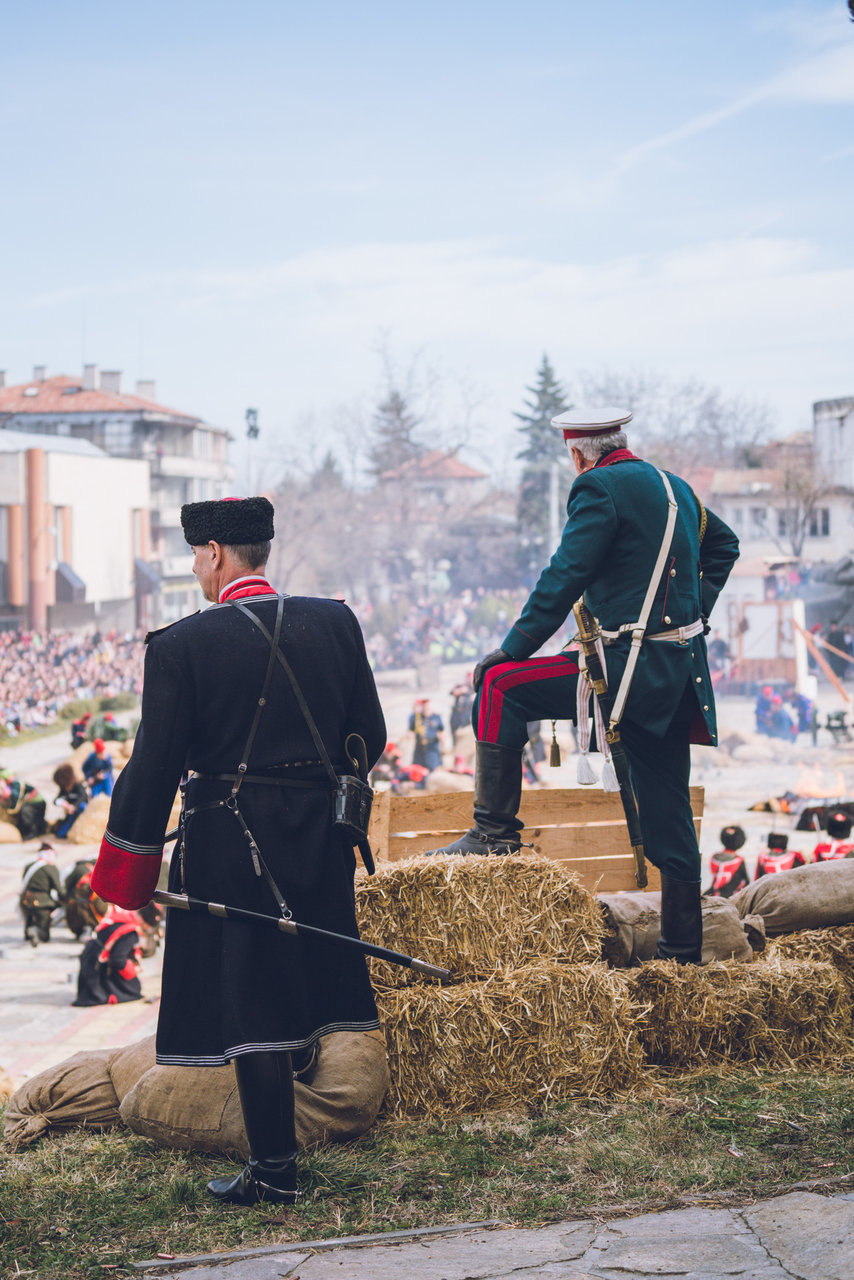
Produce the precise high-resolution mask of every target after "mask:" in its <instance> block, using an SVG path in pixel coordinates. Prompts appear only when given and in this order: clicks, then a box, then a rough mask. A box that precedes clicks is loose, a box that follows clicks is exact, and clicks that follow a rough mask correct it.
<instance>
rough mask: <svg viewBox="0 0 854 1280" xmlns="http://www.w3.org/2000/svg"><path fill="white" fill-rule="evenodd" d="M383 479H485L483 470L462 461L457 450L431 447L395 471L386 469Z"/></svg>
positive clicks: (381, 477)
mask: <svg viewBox="0 0 854 1280" xmlns="http://www.w3.org/2000/svg"><path fill="white" fill-rule="evenodd" d="M380 479H381V480H407V479H409V480H484V479H486V474H485V472H483V471H475V469H474V467H469V466H467V465H466V464H465V463H464V462H460V460H459V458H458V457H457V456H456V450H455V449H454V450H452V451H451V452H450V453H443V452H442V450H441V449H430V450H429V451H428V452H427V453H422V454H421V455H420V456H419V457H417V458H412V459H411V460H410V461H409V462H404V464H403V466H401V467H396V468H395V469H394V470H393V471H384V472H383V473H382V475H381V476H380Z"/></svg>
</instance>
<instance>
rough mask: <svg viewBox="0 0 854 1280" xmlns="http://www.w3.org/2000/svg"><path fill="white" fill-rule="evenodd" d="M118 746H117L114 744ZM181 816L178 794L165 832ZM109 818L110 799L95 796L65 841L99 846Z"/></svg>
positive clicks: (176, 823)
mask: <svg viewBox="0 0 854 1280" xmlns="http://www.w3.org/2000/svg"><path fill="white" fill-rule="evenodd" d="M116 745H119V744H116ZM180 814H181V793H180V792H178V794H177V795H176V797H175V799H174V801H173V802H172V811H171V813H170V814H169V820H168V822H167V824H166V828H167V830H171V829H172V827H177V825H178V818H179V817H180ZM109 816H110V797H109V796H95V797H94V798H93V799H92V800H90V801H89V803H88V804H87V806H86V808H85V809H84V810H83V812H82V813H81V815H80V817H79V818H78V819H77V820H76V821H75V823H74V825H73V827H72V828H71V830H70V831H69V833H68V835H67V836H66V839H67V840H68V842H69V844H95V845H99V844H100V843H101V840H102V839H103V836H104V832H105V831H106V829H107V819H108V818H109Z"/></svg>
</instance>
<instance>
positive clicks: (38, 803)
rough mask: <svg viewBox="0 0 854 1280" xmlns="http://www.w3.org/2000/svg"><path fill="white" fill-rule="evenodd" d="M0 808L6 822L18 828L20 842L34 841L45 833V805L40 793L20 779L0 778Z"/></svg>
mask: <svg viewBox="0 0 854 1280" xmlns="http://www.w3.org/2000/svg"><path fill="white" fill-rule="evenodd" d="M0 808H3V809H4V810H5V812H6V818H7V821H9V822H11V823H12V824H13V825H14V826H16V827H17V828H18V830H19V831H20V833H21V839H22V840H35V838H36V837H37V836H43V835H44V833H45V832H46V831H47V823H46V822H45V820H44V815H45V810H46V809H47V804H46V802H45V798H44V796H43V795H41V793H40V792H39V791H38V790H37V789H36V787H33V786H31V785H30V784H29V782H22V781H21V780H20V778H10V777H9V776H8V774H7V775H6V777H3V778H0Z"/></svg>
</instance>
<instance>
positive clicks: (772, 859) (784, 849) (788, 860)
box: [753, 831, 806, 880]
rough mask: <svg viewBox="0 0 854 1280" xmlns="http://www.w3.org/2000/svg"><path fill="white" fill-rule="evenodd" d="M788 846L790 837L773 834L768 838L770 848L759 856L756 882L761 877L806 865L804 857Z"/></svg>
mask: <svg viewBox="0 0 854 1280" xmlns="http://www.w3.org/2000/svg"><path fill="white" fill-rule="evenodd" d="M788 845H789V837H788V836H784V835H778V834H777V833H776V832H773V831H772V832H771V834H770V835H769V837H768V847H767V848H766V849H763V850H762V852H761V853H760V855H759V861H758V862H757V864H756V875H755V876H754V877H753V878H754V880H758V879H759V877H760V876H767V875H771V874H772V873H773V872H775V871H792V870H793V869H794V868H795V867H802V866H804V865H805V863H806V858H805V857H804V855H803V854H802V853H799V852H798V850H797V849H790V848H789V847H788Z"/></svg>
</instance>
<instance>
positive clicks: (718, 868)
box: [706, 827, 750, 898]
mask: <svg viewBox="0 0 854 1280" xmlns="http://www.w3.org/2000/svg"><path fill="white" fill-rule="evenodd" d="M720 840H721V844H722V845H723V849H722V850H721V852H720V853H716V854H715V855H714V857H713V858H712V860H711V864H710V869H711V872H712V883H711V884H710V886H709V888H708V889H707V890H706V893H707V894H708V896H709V897H710V898H731V897H732V895H733V894H734V893H738V891H739V889H743V888H744V886H745V885H748V884H750V876H749V875H748V874H747V867H746V865H745V862H744V858H743V857H742V856H741V854H740V853H739V852H738V850H739V849H740V848H741V847H742V846H743V844H744V841H745V835H744V831H743V830H742V829H741V827H724V828H723V830H722V831H721V835H720Z"/></svg>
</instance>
